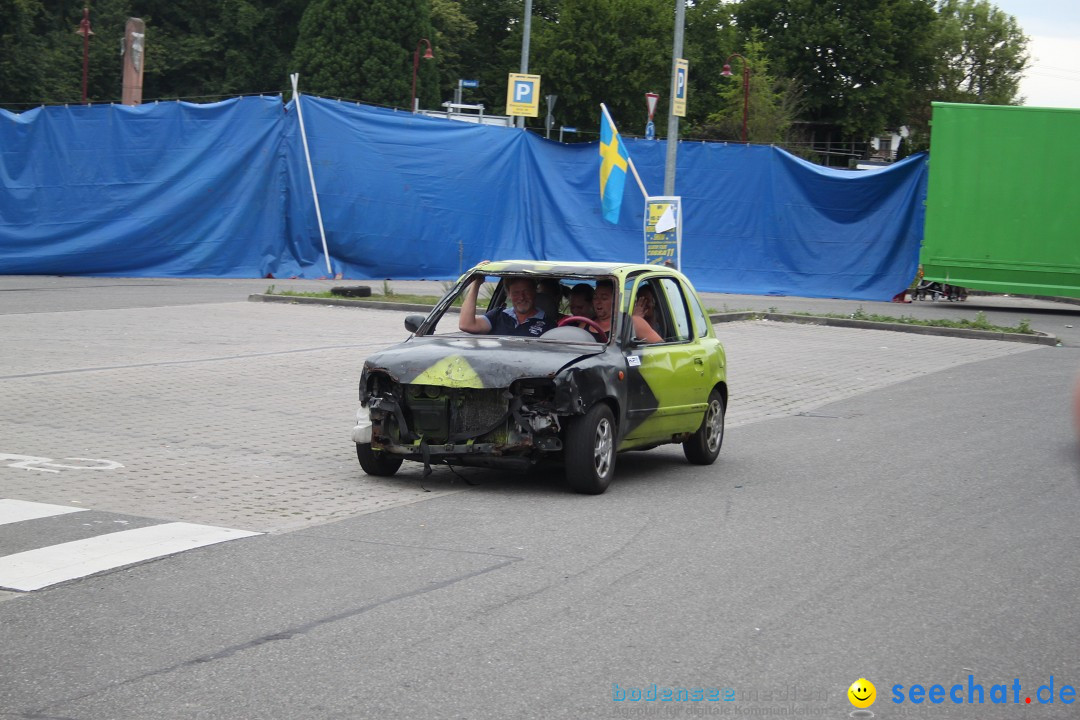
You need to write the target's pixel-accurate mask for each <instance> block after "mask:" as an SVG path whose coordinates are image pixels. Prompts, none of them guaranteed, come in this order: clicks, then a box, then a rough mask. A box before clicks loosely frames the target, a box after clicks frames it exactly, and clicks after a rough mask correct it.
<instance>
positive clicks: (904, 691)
mask: <svg viewBox="0 0 1080 720" xmlns="http://www.w3.org/2000/svg"><path fill="white" fill-rule="evenodd" d="M1055 682H1056V681H1055V680H1054V676H1053V675H1051V676H1050V680H1049V681H1048V682H1046V683H1044V684H1042V685H1039V686H1038V688H1036V690H1035V691H1034V692H1032V691H1031V686H1030V685H1029V686H1028V689H1027V690H1024V687H1023V685H1022V684H1021V682H1020V678H1014V679H1013V681H1012V682H1011V683H1008V684H1006V683H996V684H993V685H991V684H988V683H985V682H976V681H975V676H974V675H968V679H967V683H956V684H954V685H950V686H948V687H946V686H945V685H941V684H937V683H935V684H932V685H927V684H921V683H918V684H914V685H906V686H905V685H900V684H897V685H893V686H892V697H891V698H890V699H891V700H892V702H893V703H895V704H897V705H903V704H904V703H912V704H915V705H920V704H922V703H930V704H933V705H941V704H942V703H951V704H954V705H963V704H966V705H983V704H993V705H1008V704H1013V705H1031V704H1033V703H1037V704H1039V705H1049V704H1051V703H1061V704H1062V705H1072V704H1073V703H1074V702H1076V688H1074V687H1073V686H1072V685H1066V684H1064V683H1061V682H1057V684H1056V689H1055Z"/></svg>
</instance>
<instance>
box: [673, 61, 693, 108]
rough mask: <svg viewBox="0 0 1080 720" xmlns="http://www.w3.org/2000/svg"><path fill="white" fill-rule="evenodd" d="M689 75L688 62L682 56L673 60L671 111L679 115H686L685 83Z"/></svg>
mask: <svg viewBox="0 0 1080 720" xmlns="http://www.w3.org/2000/svg"><path fill="white" fill-rule="evenodd" d="M689 75H690V63H688V62H687V61H686V60H683V59H682V58H679V59H678V60H676V61H675V77H674V78H672V82H673V83H674V87H675V92H674V93H673V95H674V98H675V99H674V100H673V101H672V103H671V111H672V112H673V113H675V114H676V115H678V116H679V117H686V84H687V81H688V80H689Z"/></svg>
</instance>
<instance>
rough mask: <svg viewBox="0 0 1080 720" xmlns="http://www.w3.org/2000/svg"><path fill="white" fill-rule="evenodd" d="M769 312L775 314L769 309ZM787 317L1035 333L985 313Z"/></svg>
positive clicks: (1023, 323) (1026, 323) (1025, 324)
mask: <svg viewBox="0 0 1080 720" xmlns="http://www.w3.org/2000/svg"><path fill="white" fill-rule="evenodd" d="M770 312H776V311H775V310H773V309H771V308H770ZM787 314H788V315H801V316H804V317H827V318H841V319H844V320H866V321H867V322H880V323H894V324H896V325H923V326H926V327H945V328H958V329H961V330H988V331H990V332H1000V333H1017V334H1020V335H1036V334H1037V333H1036V332H1035V331H1034V330H1032V329H1031V324H1030V322H1029V321H1028V320H1021V321H1020V323H1019V324H1018V325H1016V326H1006V325H994V324H992V323H990V322H989V321H988V320H987V319H986V313H984V312H981V311H980V312H979V313H977V314H976V315H975V319H974V320H947V319H925V318H917V317H911V316H909V315H901V316H900V317H893V316H891V315H878V314H877V313H868V312H866V311H864V310H863V309H862V308H861V307H860V308H859V309H858V310H856V311H855V312H853V313H849V314H846V315H844V314H840V313H821V312H791V313H787Z"/></svg>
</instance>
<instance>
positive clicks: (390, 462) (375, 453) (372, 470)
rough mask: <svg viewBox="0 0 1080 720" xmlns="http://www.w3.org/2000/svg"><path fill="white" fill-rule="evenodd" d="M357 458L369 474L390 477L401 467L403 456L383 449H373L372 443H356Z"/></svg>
mask: <svg viewBox="0 0 1080 720" xmlns="http://www.w3.org/2000/svg"><path fill="white" fill-rule="evenodd" d="M356 458H357V459H358V460H359V461H360V467H362V468H363V469H364V472H366V473H367V474H368V475H378V476H380V477H389V476H390V475H393V474H394V473H396V472H397V471H398V468H399V467H401V458H399V457H394V456H393V455H391V454H390V453H386V452H383V451H382V450H372V449H371V443H356Z"/></svg>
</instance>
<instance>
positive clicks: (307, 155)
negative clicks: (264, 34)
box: [289, 73, 334, 276]
mask: <svg viewBox="0 0 1080 720" xmlns="http://www.w3.org/2000/svg"><path fill="white" fill-rule="evenodd" d="M289 79H290V80H292V94H293V100H295V101H296V117H297V119H298V120H299V121H300V139H301V140H302V141H303V144H304V159H305V160H307V171H308V178H310V180H311V195H312V197H314V198H315V219H316V220H318V221H319V237H321V238H322V251H323V256H324V257H325V258H326V274H327V275H330V276H333V274H334V270H333V268H331V267H330V251H329V250H327V248H326V230H325V229H324V228H323V221H322V210H321V209H320V208H319V192H318V191H317V190H316V189H315V170H314V169H313V168H312V167H311V152H310V151H309V150H308V141H307V130H306V129H305V128H304V111H303V110H302V109H301V107H300V91H299V90H297V89H296V88H297V85H298V84H299V83H300V73H293V74H292V75H290V76H289Z"/></svg>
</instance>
